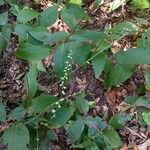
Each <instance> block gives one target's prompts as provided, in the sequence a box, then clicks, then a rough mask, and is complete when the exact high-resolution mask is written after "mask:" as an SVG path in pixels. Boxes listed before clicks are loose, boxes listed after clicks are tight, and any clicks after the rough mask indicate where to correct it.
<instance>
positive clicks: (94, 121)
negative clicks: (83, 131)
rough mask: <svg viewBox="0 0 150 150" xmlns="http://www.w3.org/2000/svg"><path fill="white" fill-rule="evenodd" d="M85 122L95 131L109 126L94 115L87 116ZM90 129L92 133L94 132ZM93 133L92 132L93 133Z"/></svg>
mask: <svg viewBox="0 0 150 150" xmlns="http://www.w3.org/2000/svg"><path fill="white" fill-rule="evenodd" d="M84 121H85V124H86V125H87V126H88V127H89V128H91V129H92V132H93V133H95V132H96V131H98V129H100V130H103V129H105V128H106V127H107V125H106V123H105V122H104V121H102V119H101V118H100V117H95V118H94V117H92V116H87V117H86V118H85V119H84ZM92 132H91V131H90V134H91V133H92ZM93 133H92V134H93Z"/></svg>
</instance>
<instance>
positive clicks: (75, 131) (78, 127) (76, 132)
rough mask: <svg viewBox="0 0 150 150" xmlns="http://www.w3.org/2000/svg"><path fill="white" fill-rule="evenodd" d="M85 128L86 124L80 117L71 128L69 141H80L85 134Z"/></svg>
mask: <svg viewBox="0 0 150 150" xmlns="http://www.w3.org/2000/svg"><path fill="white" fill-rule="evenodd" d="M84 126H85V124H84V121H83V119H82V117H79V118H78V119H77V120H76V121H74V122H73V123H72V124H71V126H70V128H69V129H68V131H67V139H69V140H70V141H71V142H72V143H74V142H76V141H79V140H80V137H81V135H82V133H83V130H84Z"/></svg>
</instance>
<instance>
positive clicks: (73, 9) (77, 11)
mask: <svg viewBox="0 0 150 150" xmlns="http://www.w3.org/2000/svg"><path fill="white" fill-rule="evenodd" d="M67 11H68V12H70V13H72V14H73V15H74V16H75V17H77V18H79V19H83V18H84V17H86V16H87V15H86V13H85V11H84V9H83V8H82V7H80V6H79V5H77V4H70V5H69V7H68V9H67Z"/></svg>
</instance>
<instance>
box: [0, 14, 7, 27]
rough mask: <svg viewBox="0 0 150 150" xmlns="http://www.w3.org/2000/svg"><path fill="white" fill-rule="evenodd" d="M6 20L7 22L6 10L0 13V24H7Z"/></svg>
mask: <svg viewBox="0 0 150 150" xmlns="http://www.w3.org/2000/svg"><path fill="white" fill-rule="evenodd" d="M7 22H8V12H4V13H2V14H0V25H1V26H4V25H6V24H7Z"/></svg>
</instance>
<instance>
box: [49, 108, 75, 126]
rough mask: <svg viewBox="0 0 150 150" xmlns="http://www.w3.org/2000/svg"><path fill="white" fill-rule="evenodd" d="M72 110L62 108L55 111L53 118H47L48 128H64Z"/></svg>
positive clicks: (50, 116)
mask: <svg viewBox="0 0 150 150" xmlns="http://www.w3.org/2000/svg"><path fill="white" fill-rule="evenodd" d="M74 111H75V110H74V108H69V107H62V108H60V109H57V110H56V113H55V116H52V115H51V114H50V115H49V116H48V117H47V120H48V124H49V127H51V128H60V127H62V126H64V125H65V124H66V123H67V121H68V120H69V119H70V118H71V116H72V115H73V113H74Z"/></svg>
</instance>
